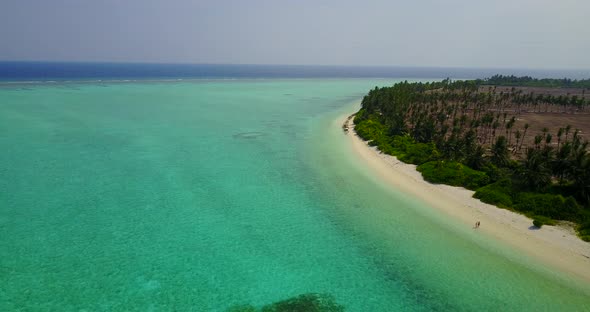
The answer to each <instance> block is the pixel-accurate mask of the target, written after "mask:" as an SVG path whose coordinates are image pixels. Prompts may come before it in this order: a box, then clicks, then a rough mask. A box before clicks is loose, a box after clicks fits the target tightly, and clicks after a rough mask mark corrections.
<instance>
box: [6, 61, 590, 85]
mask: <svg viewBox="0 0 590 312" xmlns="http://www.w3.org/2000/svg"><path fill="white" fill-rule="evenodd" d="M495 74H503V75H517V76H522V75H528V76H532V77H537V78H564V77H567V78H571V79H582V78H588V77H590V71H588V70H536V69H508V68H504V69H489V68H452V67H449V68H443V67H440V68H436V67H391V66H390V67H387V66H382V67H378V66H307V65H227V64H155V63H149V64H148V63H66V62H1V61H0V81H5V82H6V81H48V80H50V81H63V80H129V79H133V80H140V79H143V80H152V79H235V78H250V79H252V78H254V79H255V78H267V79H268V78H408V79H412V78H441V77H442V78H452V79H476V78H486V77H490V76H493V75H495Z"/></svg>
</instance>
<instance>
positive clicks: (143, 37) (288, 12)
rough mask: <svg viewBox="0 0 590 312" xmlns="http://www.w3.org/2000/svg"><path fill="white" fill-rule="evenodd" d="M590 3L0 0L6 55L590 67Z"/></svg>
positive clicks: (2, 55)
mask: <svg viewBox="0 0 590 312" xmlns="http://www.w3.org/2000/svg"><path fill="white" fill-rule="evenodd" d="M589 13H590V1H589V0H486V1H480V0H406V1H399V0H365V1H350V0H298V1H297V0H293V1H286V0H240V1H238V0H216V1H199V0H193V1H190V0H166V1H164V0H160V1H155V0H93V1H90V0H0V60H4V61H10V60H25V61H28V60H42V61H106V62H157V63H212V64H306V65H359V66H425V67H430V66H435V67H476V68H480V67H486V68H530V69H590V57H589V55H590V54H589V52H590V18H588V14H589Z"/></svg>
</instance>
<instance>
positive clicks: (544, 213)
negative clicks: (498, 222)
mask: <svg viewBox="0 0 590 312" xmlns="http://www.w3.org/2000/svg"><path fill="white" fill-rule="evenodd" d="M589 88H590V79H587V80H570V79H535V78H531V77H515V76H500V75H496V76H493V77H491V78H488V79H478V80H466V81H461V80H459V81H451V80H450V79H446V80H443V81H439V82H426V83H422V82H416V83H409V82H407V81H406V82H401V83H397V84H395V85H393V86H391V87H383V88H377V87H376V88H375V89H373V90H371V91H370V92H369V93H368V94H367V95H366V96H365V97H364V98H363V100H362V103H361V109H360V110H359V111H358V112H357V113H356V114H355V116H354V119H353V122H354V129H355V131H356V133H357V134H358V136H359V137H361V138H362V139H364V140H366V141H368V143H369V145H371V146H375V147H377V148H378V149H379V150H380V151H381V152H382V153H385V154H388V155H393V156H395V157H397V159H399V160H401V161H403V162H405V163H409V164H415V165H417V170H418V171H420V172H421V174H422V176H423V178H424V179H425V180H426V181H429V182H431V183H437V184H448V185H452V186H461V187H464V188H466V189H469V190H473V191H475V193H474V195H473V196H474V197H475V198H477V199H479V200H481V201H482V202H484V203H488V204H492V205H495V206H497V207H500V208H505V209H508V210H511V211H514V212H518V213H521V214H524V215H526V216H527V217H529V218H531V219H533V224H534V226H535V227H537V228H540V227H542V226H543V225H555V224H556V223H557V222H569V223H570V224H573V226H574V227H575V229H576V231H577V234H578V236H579V237H580V238H581V239H583V240H585V241H590V155H589V154H588V152H587V148H588V140H587V138H585V134H586V133H587V132H588V131H590V112H588V110H587V107H588V106H589V105H590V89H589ZM346 129H347V128H346V126H345V130H346Z"/></svg>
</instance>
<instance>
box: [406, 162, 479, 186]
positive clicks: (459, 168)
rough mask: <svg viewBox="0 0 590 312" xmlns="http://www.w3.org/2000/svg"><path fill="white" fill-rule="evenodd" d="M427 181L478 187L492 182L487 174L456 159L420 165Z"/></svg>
mask: <svg viewBox="0 0 590 312" xmlns="http://www.w3.org/2000/svg"><path fill="white" fill-rule="evenodd" d="M417 169H418V171H420V172H422V176H423V177H424V179H425V180H426V181H429V182H432V183H444V184H448V185H453V186H463V187H465V188H468V189H470V190H474V189H477V188H479V187H481V186H484V185H486V184H488V183H489V182H490V179H489V177H488V176H487V174H485V173H484V172H481V171H477V170H473V169H471V168H469V167H467V166H465V165H463V164H460V163H458V162H454V161H449V162H446V161H431V162H427V163H425V164H422V165H420V166H418V168H417Z"/></svg>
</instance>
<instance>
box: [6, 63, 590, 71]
mask: <svg viewBox="0 0 590 312" xmlns="http://www.w3.org/2000/svg"><path fill="white" fill-rule="evenodd" d="M0 63H54V64H134V65H192V66H194V65H209V66H285V67H332V68H343V67H350V68H408V69H462V70H532V71H588V72H589V74H590V68H555V67H553V68H529V67H485V66H484V67H469V66H444V65H443V66H435V65H429V66H425V65H359V64H354V65H342V64H338V65H336V64H279V63H268V64H262V63H191V62H149V61H96V60H91V61H68V60H0Z"/></svg>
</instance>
